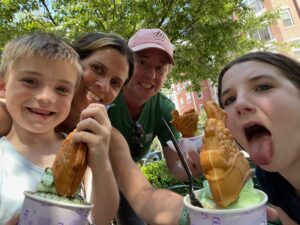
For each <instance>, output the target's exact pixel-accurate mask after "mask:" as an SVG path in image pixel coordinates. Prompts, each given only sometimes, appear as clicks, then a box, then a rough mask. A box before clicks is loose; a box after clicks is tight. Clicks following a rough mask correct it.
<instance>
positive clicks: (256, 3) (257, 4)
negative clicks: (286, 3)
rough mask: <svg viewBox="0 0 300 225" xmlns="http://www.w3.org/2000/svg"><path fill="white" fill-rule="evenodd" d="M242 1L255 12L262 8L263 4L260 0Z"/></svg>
mask: <svg viewBox="0 0 300 225" xmlns="http://www.w3.org/2000/svg"><path fill="white" fill-rule="evenodd" d="M244 3H245V4H246V5H247V6H249V7H250V8H252V9H253V11H254V12H255V13H257V12H259V11H260V10H262V9H263V4H262V1H261V0H244Z"/></svg>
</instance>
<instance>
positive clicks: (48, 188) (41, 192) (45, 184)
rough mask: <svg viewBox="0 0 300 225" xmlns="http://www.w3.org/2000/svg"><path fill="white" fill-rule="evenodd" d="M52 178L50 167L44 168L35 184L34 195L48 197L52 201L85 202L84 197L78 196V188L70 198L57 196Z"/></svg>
mask: <svg viewBox="0 0 300 225" xmlns="http://www.w3.org/2000/svg"><path fill="white" fill-rule="evenodd" d="M53 181H54V178H53V173H52V170H51V168H46V170H45V174H44V175H43V177H42V180H41V182H40V183H39V184H38V186H37V190H36V192H35V193H34V195H35V196H38V197H41V198H44V199H49V200H54V201H59V202H66V203H72V204H85V203H86V202H85V201H84V199H83V198H82V197H81V196H80V194H79V191H80V190H78V191H77V192H76V193H75V195H74V197H72V198H66V197H62V196H59V195H58V194H57V192H56V189H55V186H54V182H53Z"/></svg>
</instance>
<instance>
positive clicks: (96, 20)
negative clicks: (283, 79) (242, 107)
mask: <svg viewBox="0 0 300 225" xmlns="http://www.w3.org/2000/svg"><path fill="white" fill-rule="evenodd" d="M277 16H278V15H277V14H276V13H270V12H267V13H264V14H262V15H261V16H259V17H256V16H255V14H254V13H253V12H252V11H251V10H250V9H249V8H247V7H245V6H244V5H243V0H190V1H186V0H136V1H131V0H114V1H111V0H81V1H77V0H48V1H47V0H2V1H1V2H0V33H1V40H0V52H1V50H2V49H3V46H4V44H5V43H6V42H7V41H9V40H10V39H12V38H13V37H15V36H18V35H21V34H24V33H28V32H32V31H36V30H42V31H51V32H54V33H56V34H57V35H60V36H62V37H64V38H65V39H66V40H67V41H69V42H72V41H74V40H75V39H76V38H78V37H80V36H82V35H83V34H85V33H86V32H92V31H93V32H94V31H104V32H116V33H119V34H121V35H122V36H123V37H124V38H125V39H128V38H129V37H130V36H132V35H133V33H134V32H136V31H137V30H138V29H139V28H154V27H158V28H161V29H162V30H164V31H165V32H166V33H167V34H168V36H169V38H170V39H171V41H172V43H173V44H174V47H175V60H176V67H175V68H174V69H173V71H172V73H171V74H170V76H169V77H168V78H169V79H168V80H167V83H166V87H168V85H169V84H170V83H173V82H183V81H185V80H190V81H191V82H192V89H193V90H194V91H197V90H200V82H199V81H200V80H202V79H208V78H210V79H211V80H212V81H216V77H217V76H218V72H219V71H220V69H221V67H223V66H224V64H226V63H227V62H228V61H229V60H231V59H232V58H233V57H236V56H238V55H241V54H243V53H245V52H248V51H249V50H250V49H253V48H254V47H256V48H261V47H262V46H264V45H263V44H264V43H262V42H258V41H257V40H254V39H251V38H249V37H251V35H249V34H251V33H253V32H254V31H256V30H257V29H259V28H261V27H263V26H267V25H268V24H270V23H271V22H273V21H274V20H275V19H276V18H277Z"/></svg>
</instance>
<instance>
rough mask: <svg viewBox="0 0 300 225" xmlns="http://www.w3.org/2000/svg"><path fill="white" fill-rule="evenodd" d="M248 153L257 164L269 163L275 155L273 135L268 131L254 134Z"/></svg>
mask: <svg viewBox="0 0 300 225" xmlns="http://www.w3.org/2000/svg"><path fill="white" fill-rule="evenodd" d="M248 153H249V155H250V158H251V160H252V161H253V162H254V163H255V164H256V165H258V166H262V165H267V164H269V163H270V162H271V158H272V155H273V143H272V140H271V135H270V134H269V133H267V132H263V133H259V134H256V135H254V136H253V137H252V138H251V140H250V142H249V149H248Z"/></svg>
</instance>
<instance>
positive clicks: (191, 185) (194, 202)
mask: <svg viewBox="0 0 300 225" xmlns="http://www.w3.org/2000/svg"><path fill="white" fill-rule="evenodd" d="M161 119H162V121H163V122H164V124H165V126H166V128H167V130H168V133H169V136H170V138H171V141H172V142H173V144H174V146H175V149H176V151H177V154H178V156H179V158H180V161H181V163H182V165H183V167H184V170H185V171H186V173H187V175H188V178H189V196H190V200H191V204H192V205H193V206H198V207H201V208H203V206H202V205H201V203H200V202H199V200H198V199H197V198H196V196H195V193H194V180H193V176H192V173H191V170H190V168H189V167H188V165H187V162H186V160H185V158H184V156H183V154H182V151H181V150H180V148H179V145H178V143H177V140H176V138H175V137H174V135H173V133H172V131H171V129H170V127H169V125H168V123H167V122H166V120H165V119H164V118H163V117H162V118H161Z"/></svg>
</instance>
